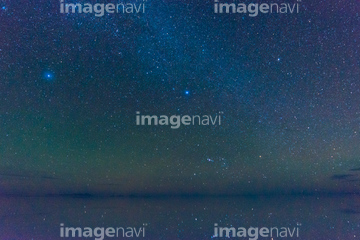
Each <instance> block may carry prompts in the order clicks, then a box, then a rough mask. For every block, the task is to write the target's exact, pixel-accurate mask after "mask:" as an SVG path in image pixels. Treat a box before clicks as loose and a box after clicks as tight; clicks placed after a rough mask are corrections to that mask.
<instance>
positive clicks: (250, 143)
mask: <svg viewBox="0 0 360 240" xmlns="http://www.w3.org/2000/svg"><path fill="white" fill-rule="evenodd" d="M130 2H136V1H130ZM245 2H246V1H245ZM279 3H280V2H279ZM0 7H1V9H0V18H1V23H0V73H1V77H0V191H1V193H3V194H63V193H79V194H83V193H91V194H120V195H122V194H126V195H128V194H136V195H137V194H140V195H143V194H146V195H152V194H249V193H251V194H270V193H276V194H277V193H282V194H283V193H316V192H333V193H344V192H357V191H358V189H359V180H360V178H359V174H358V173H359V171H358V170H357V169H358V168H359V167H360V161H359V160H360V159H359V156H360V155H359V154H360V148H359V146H360V136H359V133H360V129H359V123H360V82H359V80H360V58H359V54H358V51H359V49H360V39H359V37H360V35H359V34H360V32H359V26H360V25H359V24H360V18H359V12H360V9H359V4H358V2H357V1H355V0H352V1H342V0H337V1H335V0H332V1H316V2H314V1H302V2H301V3H300V13H299V14H271V15H270V14H263V15H259V16H257V17H249V16H248V15H245V14H222V15H221V14H215V13H214V10H213V2H212V1H186V2H185V1H166V0H161V1H159V0H151V1H150V0H149V1H147V2H146V12H145V13H142V14H128V15H123V14H110V15H106V16H104V17H101V18H99V17H95V16H93V15H91V14H89V15H85V14H60V13H59V4H58V2H57V1H53V2H49V1H17V2H13V1H7V0H3V1H0ZM186 91H188V93H187V92H186ZM136 111H141V113H143V114H167V115H176V114H177V115H197V114H205V115H214V114H216V113H218V112H219V111H221V112H223V116H224V120H223V122H222V125H221V126H187V127H181V128H179V129H176V130H173V129H171V128H170V127H169V126H136V124H135V116H136V114H135V113H136ZM208 159H211V160H212V161H209V160H208Z"/></svg>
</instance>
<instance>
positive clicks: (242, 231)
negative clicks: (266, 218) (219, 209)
mask: <svg viewBox="0 0 360 240" xmlns="http://www.w3.org/2000/svg"><path fill="white" fill-rule="evenodd" d="M298 225H300V224H298ZM259 236H260V237H263V238H269V237H270V238H276V239H277V238H288V237H297V238H298V237H299V228H298V227H294V228H286V227H281V228H278V227H271V228H267V227H262V228H258V227H249V228H244V227H239V228H235V227H219V225H218V224H217V223H215V224H214V235H213V236H212V238H218V237H221V238H222V237H226V238H236V237H238V238H248V239H249V240H257V239H259Z"/></svg>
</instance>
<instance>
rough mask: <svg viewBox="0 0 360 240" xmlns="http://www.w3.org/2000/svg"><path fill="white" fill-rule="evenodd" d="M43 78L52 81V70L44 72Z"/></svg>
mask: <svg viewBox="0 0 360 240" xmlns="http://www.w3.org/2000/svg"><path fill="white" fill-rule="evenodd" d="M44 78H45V80H47V81H52V80H53V79H54V74H53V73H52V72H45V73H44Z"/></svg>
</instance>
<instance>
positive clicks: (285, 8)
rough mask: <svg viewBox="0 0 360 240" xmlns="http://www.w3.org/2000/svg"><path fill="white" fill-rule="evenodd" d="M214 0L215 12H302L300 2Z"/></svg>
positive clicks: (299, 0) (255, 13)
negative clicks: (230, 1)
mask: <svg viewBox="0 0 360 240" xmlns="http://www.w3.org/2000/svg"><path fill="white" fill-rule="evenodd" d="M220 1H221V0H214V13H242V14H249V16H250V17H256V16H258V15H259V13H263V14H267V13H280V14H292V13H299V12H300V4H299V3H300V2H301V0H297V3H261V4H259V3H250V4H246V3H224V2H220Z"/></svg>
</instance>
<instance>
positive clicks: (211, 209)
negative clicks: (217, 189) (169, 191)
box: [0, 195, 360, 240]
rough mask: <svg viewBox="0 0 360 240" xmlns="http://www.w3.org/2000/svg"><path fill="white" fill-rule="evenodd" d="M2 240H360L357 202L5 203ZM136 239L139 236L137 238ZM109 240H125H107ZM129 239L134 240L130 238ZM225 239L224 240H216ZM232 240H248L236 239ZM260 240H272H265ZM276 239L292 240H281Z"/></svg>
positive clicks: (83, 199) (76, 199) (0, 204)
mask: <svg viewBox="0 0 360 240" xmlns="http://www.w3.org/2000/svg"><path fill="white" fill-rule="evenodd" d="M0 214H1V215H0V239H1V240H12V239H16V240H18V239H20V240H25V239H34V240H35V239H36V240H40V239H47V240H49V239H95V237H92V238H85V237H83V238H61V237H60V224H61V223H63V224H64V226H65V227H80V228H85V227H91V228H95V227H105V228H108V227H113V228H117V227H123V228H124V229H126V227H131V228H135V229H139V228H141V227H143V228H144V229H145V233H143V235H144V236H145V237H143V236H142V234H140V235H139V236H140V237H138V238H142V239H189V240H191V239H214V238H212V237H213V235H214V224H215V223H217V224H218V226H219V227H231V226H233V227H236V228H238V227H244V228H249V227H258V228H262V227H268V228H271V227H278V228H279V229H280V228H281V227H285V228H290V229H291V230H292V229H294V228H299V237H294V239H306V240H317V239H319V240H320V239H321V240H322V239H324V240H325V239H339V240H345V239H346V240H348V239H359V238H360V198H359V197H358V196H350V195H348V196H321V197H319V196H317V197H315V196H306V197H304V196H283V197H275V196H272V197H269V196H257V197H153V198H150V197H148V198H95V197H90V196H67V197H26V198H25V197H1V198H0ZM134 238H135V239H136V237H135V234H134ZM105 239H124V238H122V236H121V237H119V238H105ZM126 239H131V238H126ZM215 239H221V238H215ZM234 239H249V237H247V238H240V237H235V238H234ZM259 239H271V238H262V237H260V236H259ZM273 239H292V238H291V237H289V236H287V237H283V238H276V237H274V238H273Z"/></svg>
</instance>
